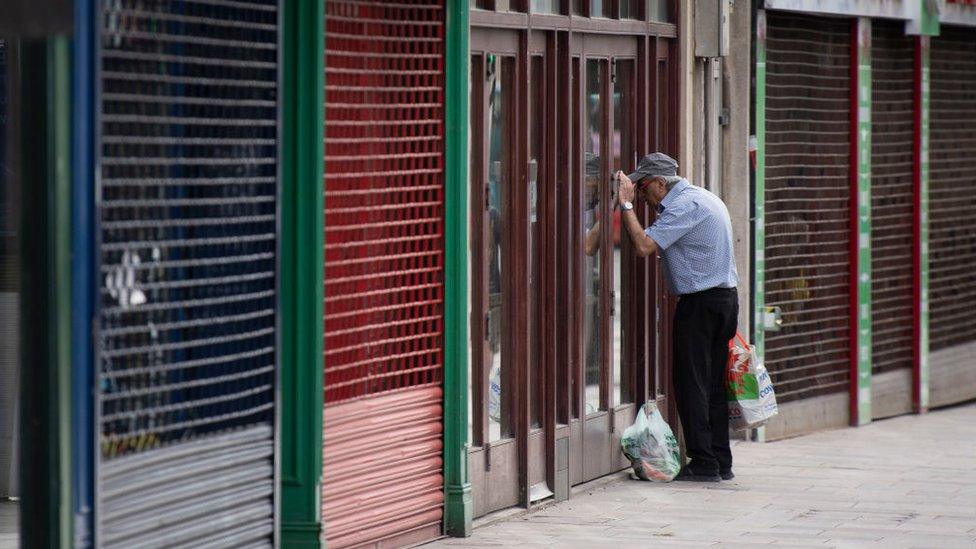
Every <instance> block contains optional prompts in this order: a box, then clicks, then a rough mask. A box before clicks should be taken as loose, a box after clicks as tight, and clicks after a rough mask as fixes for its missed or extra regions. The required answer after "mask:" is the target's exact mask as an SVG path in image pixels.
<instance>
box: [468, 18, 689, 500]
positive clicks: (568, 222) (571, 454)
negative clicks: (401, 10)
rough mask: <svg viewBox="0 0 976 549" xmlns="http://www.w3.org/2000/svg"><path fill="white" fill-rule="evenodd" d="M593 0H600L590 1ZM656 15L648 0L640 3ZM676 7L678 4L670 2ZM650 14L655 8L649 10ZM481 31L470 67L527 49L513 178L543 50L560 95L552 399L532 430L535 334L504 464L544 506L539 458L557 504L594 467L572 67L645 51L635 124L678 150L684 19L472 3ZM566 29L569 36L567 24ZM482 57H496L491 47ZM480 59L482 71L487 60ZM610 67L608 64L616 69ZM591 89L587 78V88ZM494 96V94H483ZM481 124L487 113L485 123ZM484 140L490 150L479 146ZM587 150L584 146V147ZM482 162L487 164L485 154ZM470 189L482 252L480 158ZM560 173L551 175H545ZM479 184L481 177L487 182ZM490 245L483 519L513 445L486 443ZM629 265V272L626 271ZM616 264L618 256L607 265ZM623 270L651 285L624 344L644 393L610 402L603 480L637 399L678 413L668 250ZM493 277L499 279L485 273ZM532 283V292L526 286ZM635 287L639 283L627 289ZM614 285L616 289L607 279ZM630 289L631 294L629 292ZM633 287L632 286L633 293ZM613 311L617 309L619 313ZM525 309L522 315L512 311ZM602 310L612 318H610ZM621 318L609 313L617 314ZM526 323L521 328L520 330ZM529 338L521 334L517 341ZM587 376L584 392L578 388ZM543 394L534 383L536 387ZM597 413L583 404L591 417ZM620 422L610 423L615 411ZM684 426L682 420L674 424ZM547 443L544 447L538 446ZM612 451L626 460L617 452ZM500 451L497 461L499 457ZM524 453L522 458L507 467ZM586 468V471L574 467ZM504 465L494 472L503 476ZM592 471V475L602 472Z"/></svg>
mask: <svg viewBox="0 0 976 549" xmlns="http://www.w3.org/2000/svg"><path fill="white" fill-rule="evenodd" d="M583 3H584V4H588V2H586V0H583ZM640 9H641V11H645V8H644V7H641V8H640ZM611 10H612V13H613V14H614V16H615V15H616V14H617V13H618V10H619V3H618V2H614V3H612V7H611ZM672 13H674V10H672ZM641 17H642V18H645V19H646V17H645V14H641ZM470 20H471V33H470V54H469V56H468V59H467V60H466V61H467V62H469V63H472V60H473V59H475V58H476V57H477V56H478V55H479V54H482V55H483V54H484V53H485V52H488V51H491V53H494V54H497V55H514V56H515V57H516V69H515V72H516V78H515V80H514V81H513V82H515V84H514V86H513V90H512V91H513V93H512V98H511V99H510V100H511V101H513V102H514V103H515V107H514V108H513V111H514V112H513V115H512V116H514V117H515V125H516V127H518V131H517V136H516V138H515V141H514V142H513V143H514V145H513V150H514V152H515V154H516V155H517V156H516V159H515V160H514V161H513V162H512V164H513V166H512V169H513V177H514V179H513V181H523V179H520V178H524V177H525V175H526V171H527V170H526V169H525V166H526V165H527V162H528V160H529V157H528V154H529V152H528V146H529V144H528V142H529V137H530V136H529V130H530V128H529V124H528V123H527V121H528V118H529V116H530V114H532V115H534V113H531V112H530V106H531V104H532V101H533V99H532V98H531V97H529V96H530V95H532V94H531V91H529V92H527V91H526V86H525V83H527V82H528V79H529V76H530V73H531V72H532V67H531V59H532V57H533V56H534V55H540V54H541V55H543V56H544V58H545V61H544V70H543V72H544V74H545V77H544V78H545V80H546V88H547V90H549V92H550V93H548V94H547V97H549V98H551V99H553V100H550V101H547V102H546V106H545V114H546V117H547V120H548V121H547V123H546V125H545V128H544V133H545V135H546V138H545V139H544V142H545V151H546V155H547V158H546V159H545V160H544V162H545V166H544V167H543V166H540V167H539V170H540V173H544V172H545V173H548V174H551V176H550V179H554V182H553V183H552V184H551V191H552V192H551V193H547V192H546V190H545V189H546V187H545V186H540V187H539V194H538V196H539V201H540V202H539V205H540V208H541V210H540V216H542V215H543V212H545V213H544V215H545V219H546V221H545V223H544V227H543V233H544V234H545V235H546V236H545V239H546V241H547V242H549V243H552V244H551V245H547V244H544V245H543V256H542V259H543V262H542V263H543V264H542V265H541V268H540V271H541V272H540V276H541V280H542V281H543V282H542V285H541V288H542V290H543V292H542V295H540V309H541V313H540V315H541V316H540V318H541V319H542V322H543V327H542V329H541V330H540V340H541V342H543V346H542V349H541V353H540V355H539V356H540V360H541V363H542V364H543V366H542V367H543V369H544V372H543V374H542V376H541V378H542V380H543V382H542V385H543V387H542V391H541V394H542V396H543V397H544V402H543V403H542V405H541V410H542V411H541V413H542V416H543V417H542V422H541V423H542V425H541V428H540V429H536V430H533V429H530V428H529V425H530V423H529V422H530V417H529V412H530V410H529V406H528V403H527V397H528V395H530V394H535V393H536V392H537V391H535V389H533V388H531V387H530V385H529V382H530V379H529V375H528V367H529V363H528V361H527V360H526V358H525V357H526V355H527V354H528V353H527V352H525V351H527V350H528V348H527V347H526V346H525V341H524V340H525V338H524V337H523V338H521V339H522V340H523V341H521V342H513V347H512V349H513V350H521V351H522V352H521V353H519V354H516V355H515V356H518V357H520V358H519V359H518V360H517V361H516V365H515V366H514V367H515V368H516V371H515V372H514V379H515V382H514V385H515V386H514V387H513V388H512V389H513V390H514V391H515V394H513V397H514V398H515V399H516V402H517V404H516V405H515V406H514V407H515V408H516V415H515V417H516V420H515V425H513V430H514V431H515V435H514V441H504V442H506V443H507V444H510V445H513V446H514V448H512V449H510V450H506V451H515V453H516V457H515V459H514V460H510V459H509V458H508V456H507V455H506V456H505V457H504V462H505V463H506V465H505V467H517V470H515V471H511V470H509V472H508V473H507V474H506V477H507V478H509V479H514V478H518V487H517V488H518V497H515V498H510V500H509V501H513V502H514V503H513V504H517V505H521V506H524V507H530V506H531V505H532V501H531V497H530V494H529V487H530V485H531V483H530V478H529V477H530V476H532V477H534V478H538V475H536V474H535V473H533V474H532V475H530V474H529V470H530V467H529V466H530V461H531V462H532V464H533V465H535V462H536V459H537V458H541V459H542V460H543V461H544V465H545V480H546V481H547V483H548V486H549V487H550V488H551V489H552V491H553V492H554V497H555V499H556V500H557V501H559V500H562V499H566V498H567V497H569V491H570V490H569V489H570V487H571V486H572V485H575V484H578V483H580V482H583V481H584V479H583V475H582V461H581V460H582V455H583V449H582V435H583V432H582V431H583V429H582V427H583V424H584V421H583V420H581V418H580V415H581V414H580V412H581V411H582V389H583V387H582V381H583V380H582V359H583V358H584V354H583V352H582V346H581V344H579V342H580V341H581V339H582V327H581V325H580V324H581V322H580V321H581V320H582V311H581V310H580V307H579V302H578V298H579V297H580V293H579V290H580V288H581V280H580V276H579V275H576V274H574V273H572V272H571V268H570V267H571V266H572V265H573V264H574V262H575V261H577V255H576V253H577V251H579V250H581V249H582V237H581V235H580V234H578V232H579V231H578V230H577V229H578V228H579V227H580V226H581V222H582V217H581V214H582V210H581V208H582V196H581V194H582V193H578V192H576V191H577V190H580V189H581V183H582V181H581V179H580V177H581V174H582V173H583V168H584V166H583V163H582V162H581V161H580V157H581V154H580V152H579V151H578V150H577V149H579V150H581V142H580V141H578V140H574V131H573V128H574V126H578V125H579V124H580V123H581V121H582V119H581V118H580V116H581V115H580V114H579V113H577V112H574V107H575V108H576V110H579V109H581V108H582V107H583V102H582V101H581V99H582V98H581V97H579V98H578V99H580V101H579V103H578V104H576V105H573V102H574V97H573V90H571V89H570V84H569V75H570V74H571V72H572V71H573V70H574V63H580V61H577V59H583V57H582V56H583V55H584V53H585V54H591V53H592V54H595V55H597V54H598V55H603V56H605V57H606V58H607V60H608V62H609V60H610V59H611V58H627V59H634V60H635V63H634V76H633V78H634V80H635V83H634V87H635V93H634V105H633V109H634V111H633V115H634V116H635V118H636V119H637V120H638V122H637V123H636V124H635V126H634V128H633V143H634V148H635V149H636V151H637V152H638V154H644V153H647V152H651V151H654V150H661V151H664V152H666V153H668V154H671V155H672V156H676V155H677V149H678V143H679V137H680V136H679V135H678V134H677V132H676V131H674V130H677V129H678V128H679V127H680V126H679V120H680V118H679V113H678V112H677V107H678V90H679V87H678V79H679V78H678V77H679V71H678V70H677V69H678V44H677V40H675V38H676V36H677V27H676V26H675V25H672V24H669V23H656V22H650V21H649V20H648V22H646V23H645V22H640V21H625V20H612V19H606V20H604V19H592V20H591V19H589V18H585V17H579V16H568V17H565V16H558V15H548V14H546V15H543V14H533V13H516V12H494V11H486V10H484V9H472V10H471V13H470ZM567 31H568V32H567ZM482 59H484V57H482ZM479 67H480V68H479ZM471 70H472V73H471V74H472V81H474V80H473V79H474V78H477V77H478V75H476V72H478V71H479V70H483V65H478V64H477V62H474V64H472V65H471ZM579 70H581V71H585V65H583V64H579ZM609 70H610V66H609V64H608V72H609ZM605 80H606V81H605V82H604V88H605V90H604V93H605V94H606V97H607V98H608V99H609V98H611V97H612V93H613V84H612V82H611V81H610V79H609V78H607V79H605ZM582 89H583V88H580V90H581V92H582ZM485 97H487V96H485ZM479 98H481V96H479V95H477V94H473V95H472V96H471V98H470V100H471V112H472V113H473V114H475V113H479V112H480V118H472V120H473V122H472V123H473V124H474V125H473V126H472V128H471V130H472V131H471V133H470V135H471V148H470V156H471V157H472V158H477V157H478V153H477V152H476V151H478V150H481V149H484V148H485V147H486V143H485V136H484V135H483V128H484V127H485V126H484V124H483V121H484V120H483V118H484V116H485V113H486V109H485V103H484V102H483V101H482V100H481V99H479ZM605 111H606V112H605V113H604V116H605V120H604V124H605V127H606V131H607V135H610V134H609V129H610V127H611V126H610V124H611V123H612V122H611V121H612V112H611V111H612V100H611V101H608V102H607V105H606V108H605ZM478 120H481V123H479V122H478ZM606 141H607V145H606V147H607V153H610V148H609V147H610V144H609V140H606ZM479 147H480V148H481V149H479ZM574 147H575V148H574ZM484 162H485V160H484V159H483V160H482V162H481V163H480V164H483V163H484ZM470 169H471V170H472V173H471V174H470V175H471V177H470V182H469V184H470V187H469V190H470V192H471V197H470V201H469V208H470V210H469V214H470V215H471V219H470V221H469V223H470V228H471V231H472V233H471V238H470V242H471V243H472V246H471V249H472V250H480V249H482V248H483V246H479V245H478V244H477V243H478V242H484V238H485V230H486V227H485V223H484V217H483V204H484V200H485V192H484V185H483V184H482V183H480V182H481V181H483V180H484V176H485V175H486V172H485V169H487V168H486V167H485V166H483V165H479V163H478V162H473V163H472V164H471V165H470ZM546 170H549V171H546ZM475 182H479V183H475ZM515 194H517V195H519V197H520V198H519V203H518V204H513V205H512V206H513V207H515V208H518V209H519V211H520V212H523V213H524V211H525V210H524V208H525V207H526V206H527V203H525V202H523V201H522V198H524V197H522V196H521V195H524V194H526V193H524V192H523V193H515ZM606 194H607V196H606V197H605V199H606V200H609V191H608V190H607V191H606ZM637 210H638V211H637V213H638V216H639V217H640V218H641V220H642V222H644V223H645V224H646V225H649V224H650V221H651V215H652V212H650V211H647V210H648V209H647V208H644V207H643V205H642V204H638V205H637ZM527 229H528V225H527V224H525V223H520V224H518V225H517V226H514V227H510V228H509V232H515V233H516V234H520V235H521V234H524V231H526V230H527ZM610 234H611V233H610V231H607V234H606V236H605V240H606V241H607V242H608V243H609V242H612V240H611V236H610ZM602 248H603V250H604V252H602V253H604V254H605V255H606V256H607V257H609V258H611V259H612V253H611V252H610V250H609V245H607V246H603V247H602ZM529 252H530V250H528V249H527V248H525V246H524V245H523V246H522V247H520V248H518V249H516V250H512V251H511V252H510V253H513V254H516V256H517V258H516V259H514V260H510V261H509V264H510V265H511V266H512V267H513V271H517V272H518V273H520V274H517V275H514V274H513V273H511V272H510V273H508V274H509V275H512V276H515V277H516V278H521V279H522V280H510V281H509V283H510V284H512V288H513V289H514V291H515V292H516V293H515V294H510V293H508V290H507V289H506V294H505V295H506V298H507V299H514V298H516V297H517V296H518V295H521V296H525V295H526V294H525V293H524V292H525V290H526V288H527V283H524V282H525V281H524V279H525V276H524V274H525V273H526V269H527V267H528V264H527V261H528V259H527V256H526V254H527V253H529ZM483 253H484V252H480V253H478V252H475V253H473V254H472V256H471V257H470V268H471V278H470V281H471V285H472V287H471V290H472V291H471V292H470V294H469V298H470V299H471V300H472V301H471V308H470V311H471V321H470V324H471V325H470V328H471V334H472V338H471V345H472V348H471V350H472V354H471V356H472V357H473V358H474V357H476V359H475V360H474V361H473V363H472V364H471V379H472V383H471V394H470V395H469V398H470V399H471V405H472V406H471V409H472V415H473V417H472V426H473V428H472V440H471V441H470V442H471V445H470V446H469V451H468V466H469V471H470V479H471V484H472V486H473V494H474V498H473V499H474V500H475V502H474V503H475V504H474V507H475V509H474V513H473V514H474V516H480V515H483V514H485V513H486V512H490V511H492V510H495V509H494V508H488V507H486V506H485V505H484V502H483V501H479V498H480V497H483V496H482V495H479V491H480V487H483V486H485V485H486V484H488V478H489V477H487V476H486V473H487V472H488V471H489V469H488V468H487V467H486V466H485V463H486V462H489V463H490V462H495V464H496V465H497V464H498V462H499V460H501V459H502V455H501V454H500V453H499V452H500V451H501V450H502V449H503V447H504V445H503V444H502V443H501V442H496V443H492V444H485V439H486V433H487V431H486V430H485V424H486V423H487V417H486V413H485V412H484V406H485V400H486V391H485V389H483V388H482V387H486V386H487V381H488V380H487V375H488V372H487V371H485V369H486V368H485V366H484V360H483V358H481V357H482V356H483V354H484V342H483V341H482V340H483V338H482V337H481V334H482V333H484V326H485V322H484V316H485V312H486V309H485V306H486V304H485V303H484V298H479V297H478V296H479V295H482V294H484V292H485V290H486V287H485V281H484V280H481V278H482V276H480V275H479V273H481V272H483V271H484V270H485V268H486V265H485V261H484V258H483V257H481V256H482V254H483ZM624 262H626V269H625V268H624ZM609 263H611V261H609V260H606V264H609ZM620 268H621V270H622V271H626V272H630V273H633V275H632V277H630V280H629V281H628V282H623V280H622V284H623V286H624V287H633V288H644V289H646V291H642V292H641V295H640V297H639V298H638V299H636V300H634V302H633V303H630V302H622V303H621V310H620V311H618V312H617V314H618V315H628V317H629V318H630V319H632V320H633V322H634V332H635V333H640V334H641V336H639V337H633V338H628V339H627V340H626V341H622V343H621V344H622V345H623V346H625V349H623V353H622V357H626V358H624V360H627V361H628V363H629V364H630V365H631V368H629V369H627V368H622V372H626V375H628V376H629V379H628V382H629V384H630V387H631V391H632V394H633V398H632V399H625V400H634V401H635V402H633V403H630V402H628V403H625V404H623V405H619V406H618V405H616V403H613V404H614V405H613V406H606V408H607V409H606V410H605V411H604V412H603V414H605V415H604V416H603V417H605V418H607V419H606V420H605V424H606V425H605V429H604V430H605V431H607V436H606V444H607V453H608V455H607V459H606V460H605V463H606V466H605V467H602V468H601V470H600V472H599V473H598V474H596V475H595V476H601V475H603V474H607V473H610V472H613V471H615V470H619V469H621V468H624V467H626V466H627V465H628V463H627V462H626V461H625V460H623V458H622V457H621V456H620V454H619V452H617V451H616V448H617V447H618V443H619V434H620V433H621V432H622V431H623V429H624V428H625V427H626V426H627V425H629V424H630V422H631V421H632V420H633V417H634V414H636V411H637V409H638V407H639V405H640V404H641V403H642V402H644V401H646V400H653V401H655V402H657V404H658V406H659V407H660V408H661V410H662V412H663V413H664V415H665V417H666V418H668V419H669V420H673V419H674V418H676V414H675V413H674V409H673V408H674V404H673V399H670V398H668V397H669V395H670V393H671V390H670V379H671V372H670V370H671V368H670V359H669V358H670V337H669V335H668V334H669V333H670V318H669V317H670V314H669V313H670V310H671V308H672V304H671V303H670V300H669V298H668V297H667V296H666V294H664V292H663V290H664V284H663V278H662V276H661V272H660V263H659V261H658V260H656V259H650V260H648V259H642V258H639V257H637V256H636V254H635V255H633V256H631V257H628V256H627V255H626V254H625V255H624V257H623V258H622V259H621V267H620ZM485 280H487V279H485ZM519 285H521V286H522V287H521V289H518V287H519ZM628 285H631V286H628ZM608 289H609V286H608ZM624 291H628V290H624ZM630 291H633V290H630ZM525 301H526V300H522V303H518V304H516V306H514V307H512V309H513V310H512V311H508V312H506V313H503V315H502V318H503V319H505V321H507V323H508V324H509V330H510V331H514V332H515V333H526V330H527V328H528V324H527V322H528V321H527V319H528V313H529V310H528V306H527V304H526V303H525ZM603 306H604V307H605V308H606V309H609V306H610V303H609V300H607V299H604V303H603ZM607 312H608V311H607ZM513 315H514V316H513ZM604 318H609V316H608V315H605V316H604ZM607 324H609V322H607ZM519 330H520V331H519ZM611 337H612V334H611V330H610V329H609V328H608V329H606V330H605V331H604V334H603V336H602V341H604V342H605V343H606V344H605V345H604V353H605V354H606V355H607V356H608V357H609V356H612V355H611V353H612V349H611V348H610V345H609V343H610V341H611ZM514 339H519V338H514ZM611 372H612V365H610V364H609V362H608V363H607V366H606V367H605V372H604V376H605V377H609V376H610V374H611ZM574 384H575V389H573V385H574ZM530 391H531V392H530ZM611 391H612V388H611V386H610V384H609V383H604V392H605V393H607V394H605V395H604V397H603V400H604V402H606V403H608V404H609V403H610V399H611V397H612V394H611ZM582 415H584V416H585V414H582ZM611 420H612V421H611ZM675 427H676V425H675ZM536 434H538V435H540V440H539V441H538V442H537V441H536V440H535V439H533V440H532V441H531V442H530V440H529V439H530V438H532V437H534V436H535V435H536ZM539 443H542V448H541V449H540V447H539ZM614 456H617V458H616V459H614ZM488 460H490V461H488ZM509 462H512V464H511V465H508V464H507V463H509ZM574 471H576V472H574ZM494 476H495V475H492V482H493V481H494ZM595 476H594V478H595Z"/></svg>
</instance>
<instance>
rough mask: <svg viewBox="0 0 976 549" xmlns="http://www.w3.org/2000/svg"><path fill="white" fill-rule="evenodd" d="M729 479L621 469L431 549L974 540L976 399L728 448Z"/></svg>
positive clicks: (955, 543)
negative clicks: (682, 479) (645, 476)
mask: <svg viewBox="0 0 976 549" xmlns="http://www.w3.org/2000/svg"><path fill="white" fill-rule="evenodd" d="M732 451H733V454H734V456H735V460H736V461H735V467H734V470H735V474H736V478H735V480H733V481H731V482H722V483H720V484H697V483H670V484H652V483H649V482H639V481H632V480H629V478H628V476H627V475H626V474H618V475H615V478H614V480H611V481H610V482H604V483H602V484H601V483H599V482H597V483H595V484H594V485H591V486H589V487H587V486H583V487H582V490H577V491H575V492H574V493H573V496H572V498H571V499H570V500H568V501H565V502H562V503H559V504H556V505H552V506H550V507H548V508H544V509H542V510H540V511H537V512H534V513H529V514H525V515H522V516H519V517H516V518H512V519H508V520H503V521H500V522H496V523H493V524H490V525H488V526H484V527H481V528H476V529H475V531H474V535H473V536H472V537H470V538H467V539H443V540H441V541H439V542H435V543H433V544H431V545H428V546H425V549H426V548H427V547H450V548H455V547H488V546H498V547H587V548H589V547H613V548H615V549H621V548H624V547H648V546H659V545H686V546H707V545H719V546H722V547H730V546H740V547H751V546H755V545H759V544H776V545H789V546H804V547H864V546H869V547H870V546H884V547H939V548H948V547H969V548H972V547H976V404H969V405H966V406H961V407H956V408H950V409H947V410H941V411H935V412H930V413H928V414H924V415H921V416H903V417H897V418H893V419H887V420H883V421H879V422H876V423H873V424H871V425H868V426H865V427H861V428H858V429H840V430H835V431H828V432H822V433H816V434H813V435H808V436H805V437H800V438H795V439H791V440H785V441H780V442H773V443H768V444H760V443H748V442H741V443H739V444H737V445H736V446H734V447H733V449H732Z"/></svg>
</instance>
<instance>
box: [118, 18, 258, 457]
mask: <svg viewBox="0 0 976 549" xmlns="http://www.w3.org/2000/svg"><path fill="white" fill-rule="evenodd" d="M276 11H277V8H276V3H275V1H274V0H266V1H263V2H250V3H247V2H225V1H219V2H218V1H216V0H214V1H213V2H206V1H194V2H169V1H160V2H150V3H148V4H147V3H145V2H141V1H138V0H123V1H113V2H110V3H106V4H105V8H104V18H103V25H104V26H103V28H102V43H101V71H102V73H101V74H102V79H101V85H102V90H101V91H102V94H101V102H100V106H101V111H102V112H101V159H100V160H101V188H100V194H99V220H100V229H101V232H100V234H99V236H100V240H101V243H100V252H101V261H100V263H101V283H102V286H101V292H100V293H101V296H100V301H101V307H100V309H99V313H100V317H99V341H100V349H99V383H100V386H99V388H100V397H101V398H100V402H101V407H102V409H101V430H102V438H101V442H102V455H103V456H104V457H105V458H108V459H111V458H113V457H115V456H119V455H122V454H127V453H131V452H139V451H142V450H145V449H148V448H152V447H155V446H158V445H161V444H164V443H167V442H171V441H179V440H185V439H187V438H192V437H194V436H197V435H200V434H202V433H208V432H213V431H219V430H223V429H228V428H233V427H240V426H246V425H251V424H254V423H267V422H270V421H271V420H272V416H273V413H272V412H273V411H272V409H273V402H274V399H273V385H274V369H275V353H274V343H275V227H276V214H275V212H276V166H277V160H276V147H275V143H276V120H277V109H276V99H275V93H276V90H277V45H276V44H277V13H276Z"/></svg>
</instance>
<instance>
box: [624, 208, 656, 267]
mask: <svg viewBox="0 0 976 549" xmlns="http://www.w3.org/2000/svg"><path fill="white" fill-rule="evenodd" d="M620 219H621V220H622V221H623V224H624V227H626V228H627V234H629V235H630V241H631V242H633V243H634V249H635V250H637V255H639V256H641V257H647V256H649V255H651V254H653V253H654V252H656V251H657V242H654V239H653V238H651V237H649V236H647V233H645V232H644V228H643V227H641V223H640V220H639V219H637V214H636V213H634V210H624V212H623V213H622V214H621V217H620Z"/></svg>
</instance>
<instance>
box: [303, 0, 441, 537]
mask: <svg viewBox="0 0 976 549" xmlns="http://www.w3.org/2000/svg"><path fill="white" fill-rule="evenodd" d="M325 20H326V51H325V65H326V69H325V70H326V75H325V80H326V105H325V112H326V115H325V116H326V123H325V307H324V313H325V373H324V375H325V380H324V381H325V415H324V418H325V425H324V445H325V447H324V459H323V467H324V471H323V487H322V516H323V520H324V523H325V530H326V538H327V542H328V545H329V547H349V546H363V545H366V546H378V545H380V544H384V545H385V544H387V543H393V544H406V543H417V542H420V541H424V540H427V539H430V538H432V537H436V536H437V535H439V533H440V528H441V527H440V524H441V517H442V513H443V476H442V455H441V452H442V435H441V433H442V429H443V423H442V420H443V413H442V389H441V380H442V364H443V255H444V238H443V236H444V235H443V217H444V214H443V199H444V197H443V190H444V174H443V164H444V160H443V151H444V132H443V117H444V110H443V95H444V93H443V92H444V90H443V87H444V59H443V57H444V35H443V21H444V7H443V3H442V2H441V1H440V0H421V1H414V2H410V3H392V2H390V3H388V2H371V1H351V0H328V1H327V2H326V17H325Z"/></svg>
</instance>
